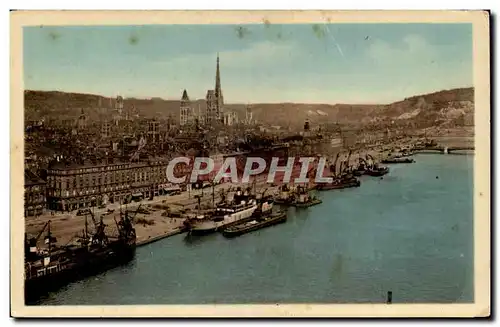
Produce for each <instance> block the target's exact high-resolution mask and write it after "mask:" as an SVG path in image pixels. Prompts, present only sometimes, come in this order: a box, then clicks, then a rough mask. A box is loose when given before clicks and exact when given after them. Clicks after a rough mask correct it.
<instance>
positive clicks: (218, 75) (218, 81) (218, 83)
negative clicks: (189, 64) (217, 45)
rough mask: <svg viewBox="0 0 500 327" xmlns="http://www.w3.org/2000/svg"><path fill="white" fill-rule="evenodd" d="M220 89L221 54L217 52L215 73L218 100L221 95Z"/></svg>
mask: <svg viewBox="0 0 500 327" xmlns="http://www.w3.org/2000/svg"><path fill="white" fill-rule="evenodd" d="M221 93H222V92H221V89H220V71H219V53H218V52H217V71H216V72H215V97H216V98H218V97H219V96H220V95H221Z"/></svg>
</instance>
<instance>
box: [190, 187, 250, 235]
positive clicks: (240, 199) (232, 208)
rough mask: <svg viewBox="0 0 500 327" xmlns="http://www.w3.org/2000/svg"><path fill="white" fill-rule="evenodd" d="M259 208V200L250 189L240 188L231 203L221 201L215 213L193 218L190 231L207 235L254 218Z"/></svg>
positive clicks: (194, 233) (193, 233)
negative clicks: (242, 189)
mask: <svg viewBox="0 0 500 327" xmlns="http://www.w3.org/2000/svg"><path fill="white" fill-rule="evenodd" d="M256 209H257V201H256V199H255V197H254V196H253V195H251V194H250V191H249V190H247V191H245V192H243V191H241V189H239V188H238V190H237V191H236V194H235V195H234V198H233V201H232V202H230V203H225V202H223V203H220V204H219V205H218V206H217V207H216V209H215V211H214V213H213V214H212V215H209V216H207V217H203V218H202V219H196V220H191V221H189V223H188V224H187V226H186V227H187V230H188V233H190V234H192V235H206V234H210V233H213V232H216V231H218V230H221V229H224V228H226V227H229V226H232V225H234V224H237V223H241V222H245V221H248V220H251V219H253V218H252V215H253V213H254V211H255V210H256Z"/></svg>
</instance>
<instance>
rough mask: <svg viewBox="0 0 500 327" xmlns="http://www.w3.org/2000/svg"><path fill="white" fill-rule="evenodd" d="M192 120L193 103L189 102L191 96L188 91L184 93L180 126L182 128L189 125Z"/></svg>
mask: <svg viewBox="0 0 500 327" xmlns="http://www.w3.org/2000/svg"><path fill="white" fill-rule="evenodd" d="M191 119H192V115H191V102H190V101H189V96H188V94H187V91H186V90H184V92H182V98H181V107H180V119H179V124H180V125H181V126H184V125H187V124H188V123H190V121H191Z"/></svg>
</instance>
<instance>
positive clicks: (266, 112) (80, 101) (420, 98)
mask: <svg viewBox="0 0 500 327" xmlns="http://www.w3.org/2000/svg"><path fill="white" fill-rule="evenodd" d="M24 101H25V103H24V107H25V118H26V119H35V118H39V117H42V116H47V115H49V116H53V115H55V116H58V117H76V116H78V115H79V114H80V111H81V109H82V108H85V113H86V114H88V115H90V116H91V119H92V117H98V115H102V114H111V113H112V112H113V107H114V99H111V98H106V97H103V96H99V95H92V94H81V93H65V92H57V91H50V92H47V91H30V90H27V91H25V93H24ZM179 106H180V100H164V99H161V98H153V99H135V98H126V99H125V101H124V109H125V110H127V111H129V112H134V113H137V114H139V115H140V116H143V117H165V118H166V117H168V116H169V115H171V116H172V117H173V118H174V119H175V120H178V119H179ZM192 106H193V107H194V108H195V110H205V101H204V100H196V101H193V104H192ZM249 106H250V108H251V109H252V112H253V116H254V118H255V119H257V120H258V121H259V122H263V123H268V124H272V125H282V126H288V125H291V126H301V125H302V124H303V123H304V121H305V120H306V119H309V120H310V121H311V122H312V123H319V122H328V121H330V122H339V123H353V124H359V123H361V124H368V123H372V124H373V123H375V124H376V123H377V122H379V121H387V120H398V121H402V120H403V121H405V120H406V121H414V122H416V123H429V124H431V125H435V124H451V125H456V124H458V125H460V124H466V125H473V116H474V89H473V88H460V89H452V90H444V91H439V92H435V93H430V94H423V95H416V96H412V97H409V98H406V99H404V100H402V101H398V102H395V103H392V104H389V105H384V104H373V105H359V104H335V105H330V104H301V103H277V104H275V103H272V104H271V103H256V104H251V105H249ZM246 107H247V105H245V104H226V105H225V109H226V110H231V111H235V112H237V114H238V116H239V117H240V119H244V117H245V109H246Z"/></svg>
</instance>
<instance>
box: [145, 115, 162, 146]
mask: <svg viewBox="0 0 500 327" xmlns="http://www.w3.org/2000/svg"><path fill="white" fill-rule="evenodd" d="M147 138H148V142H149V143H156V142H159V141H160V122H159V121H157V120H156V119H155V118H153V119H152V120H150V121H149V122H148V132H147Z"/></svg>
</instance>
